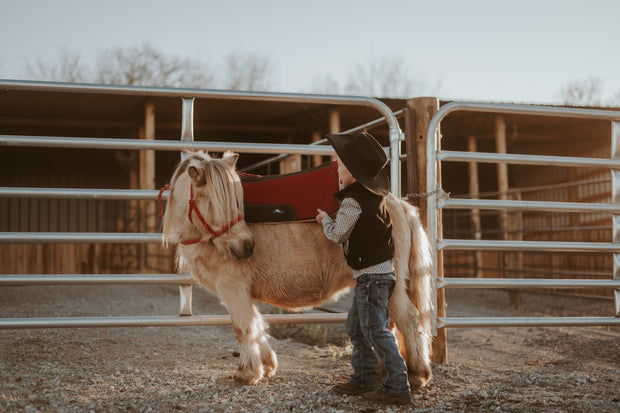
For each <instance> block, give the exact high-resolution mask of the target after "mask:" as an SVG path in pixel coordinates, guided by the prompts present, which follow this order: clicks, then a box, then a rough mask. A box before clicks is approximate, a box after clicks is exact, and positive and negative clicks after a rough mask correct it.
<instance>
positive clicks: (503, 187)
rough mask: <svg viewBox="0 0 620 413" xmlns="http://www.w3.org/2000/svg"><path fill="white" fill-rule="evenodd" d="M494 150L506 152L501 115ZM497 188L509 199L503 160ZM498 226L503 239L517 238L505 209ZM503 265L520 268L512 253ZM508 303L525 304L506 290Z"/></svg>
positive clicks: (498, 117) (517, 296) (505, 165)
mask: <svg viewBox="0 0 620 413" xmlns="http://www.w3.org/2000/svg"><path fill="white" fill-rule="evenodd" d="M495 150H496V152H497V153H507V152H508V149H507V143H506V121H505V120H504V117H503V116H497V117H496V118H495ZM497 190H498V191H499V199H501V200H508V199H510V198H511V197H510V195H509V194H508V190H509V181H508V164H506V163H505V162H502V163H498V164H497ZM499 228H500V231H501V232H502V234H503V237H502V238H503V239H504V240H510V239H515V238H519V235H518V234H517V235H515V234H516V233H515V234H513V233H511V232H510V229H511V226H510V223H509V221H508V213H507V212H506V211H500V213H499ZM504 256H505V257H506V258H505V259H504V262H503V265H504V267H508V268H512V269H514V268H521V266H520V263H519V256H518V255H515V254H513V253H510V252H509V253H505V254H504ZM508 296H509V301H510V305H511V306H512V307H513V308H515V309H518V310H522V309H523V308H524V306H525V303H524V300H523V294H522V293H521V292H519V291H514V290H509V291H508Z"/></svg>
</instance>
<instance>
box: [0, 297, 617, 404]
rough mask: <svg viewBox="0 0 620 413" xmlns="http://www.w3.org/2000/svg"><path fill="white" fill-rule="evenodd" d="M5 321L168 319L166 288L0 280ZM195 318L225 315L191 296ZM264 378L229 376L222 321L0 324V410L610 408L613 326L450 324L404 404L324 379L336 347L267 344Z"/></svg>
mask: <svg viewBox="0 0 620 413" xmlns="http://www.w3.org/2000/svg"><path fill="white" fill-rule="evenodd" d="M0 297H2V299H1V300H0V301H1V303H0V311H1V313H2V316H3V317H48V316H108V315H153V314H155V315H174V314H176V311H177V307H178V293H177V289H176V287H174V286H124V287H120V286H114V287H112V286H98V287H85V286H49V287H3V288H0ZM447 301H448V303H449V307H448V315H449V316H477V315H493V316H506V315H510V314H513V315H519V316H525V315H550V316H551V315H554V316H555V315H571V316H584V315H602V316H609V315H611V314H612V313H613V301H601V300H592V299H589V300H587V299H577V298H570V297H553V296H548V295H542V294H526V296H525V304H526V309H527V311H524V312H515V311H512V310H511V309H510V308H509V306H508V304H507V302H508V298H507V293H506V292H503V291H477V290H454V291H448V299H447ZM194 313H195V314H223V313H225V310H224V309H223V308H222V307H221V306H220V305H219V303H218V302H217V300H216V299H215V298H214V297H213V296H211V295H210V294H208V293H206V292H204V291H203V290H200V289H195V293H194ZM271 341H272V345H273V347H274V349H275V351H276V352H277V353H278V356H279V363H280V366H279V369H278V372H277V374H276V376H275V377H273V378H270V379H266V380H264V381H262V382H261V383H259V384H258V385H256V386H247V385H243V384H239V383H236V382H235V381H234V380H233V379H232V378H231V375H232V373H233V372H234V370H235V368H236V364H237V358H236V356H238V353H237V351H238V349H237V343H236V341H235V339H234V336H233V334H232V329H231V327H229V326H224V327H158V328H152V327H143V328H109V329H104V328H83V329H33V330H0V411H6V412H22V411H23V412H37V411H45V412H47V411H53V412H89V411H93V412H100V411H105V412H108V411H109V412H117V411H118V412H122V411H138V412H149V411H153V412H173V411H188V412H243V411H246V412H284V411H304V410H305V411H317V412H374V411H385V412H398V411H417V412H426V411H459V412H461V411H497V412H522V411H526V412H534V411H552V412H573V411H574V412H585V411H596V412H618V411H620V328H617V327H613V328H610V327H588V328H585V327H576V328H575V327H571V328H559V327H554V328H503V329H488V328H484V329H452V330H449V332H448V346H449V362H448V363H447V364H441V365H435V366H434V378H433V380H432V381H431V383H430V384H429V385H428V386H427V387H426V388H424V389H422V390H417V391H415V392H414V393H413V400H414V404H413V405H412V406H411V407H389V406H377V405H374V404H372V403H370V402H366V401H365V400H363V399H361V398H359V397H353V396H340V395H336V394H334V393H332V392H331V391H330V388H331V386H333V385H334V384H336V383H338V382H340V381H343V380H346V378H347V376H348V374H350V367H349V356H350V349H348V348H347V347H346V346H329V347H323V348H318V347H313V346H310V345H307V344H302V343H299V342H296V341H293V340H292V339H284V340H277V339H272V340H271Z"/></svg>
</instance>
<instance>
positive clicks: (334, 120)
mask: <svg viewBox="0 0 620 413" xmlns="http://www.w3.org/2000/svg"><path fill="white" fill-rule="evenodd" d="M340 131H341V129H340V111H339V110H338V109H332V110H330V111H329V133H340ZM336 158H337V156H336V155H334V156H332V157H331V160H332V161H335V160H336Z"/></svg>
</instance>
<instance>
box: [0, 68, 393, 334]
mask: <svg viewBox="0 0 620 413" xmlns="http://www.w3.org/2000/svg"><path fill="white" fill-rule="evenodd" d="M0 89H4V90H27V91H41V92H63V93H67V92H68V93H91V94H115V95H126V96H143V97H155V96H157V97H173V98H180V99H181V100H182V118H181V121H182V125H181V129H182V130H181V140H180V141H170V140H150V141H145V140H139V139H121V138H88V137H71V138H69V137H62V136H57V137H49V136H45V137H40V136H16V135H0V147H1V146H17V147H53V148H84V149H85V148H88V149H116V150H117V149H125V150H129V149H132V150H160V151H182V150H207V151H212V152H223V151H226V150H233V151H236V152H239V153H258V154H302V155H327V156H331V155H334V154H335V152H334V150H333V148H332V147H331V146H319V145H292V144H260V143H233V142H195V141H194V132H193V122H194V121H193V112H194V100H195V99H197V98H198V99H242V100H246V101H270V102H296V103H299V102H302V103H318V104H331V105H350V106H365V107H370V108H372V109H375V110H377V111H378V112H379V113H381V114H382V115H383V117H382V118H380V119H377V120H375V121H373V122H370V123H368V124H366V125H362V126H360V128H366V127H369V126H374V125H378V124H380V123H387V125H388V128H389V137H390V147H389V150H388V151H387V152H388V153H389V155H390V163H391V164H390V166H391V168H390V170H391V189H392V192H393V193H395V194H397V195H400V193H399V191H400V170H401V165H400V162H401V156H400V142H401V141H402V140H403V139H404V135H403V134H402V132H401V131H400V128H399V125H398V121H397V120H396V117H395V115H394V114H393V113H392V112H391V110H390V109H389V108H388V107H387V105H385V104H384V103H383V102H381V101H379V100H377V99H373V98H367V97H358V96H331V95H310V94H292V93H266V92H265V93H263V92H237V91H218V90H198V89H171V88H153V87H151V88H145V87H134V86H109V85H85V84H69V83H47V82H30V81H8V80H0ZM356 129H357V128H354V129H353V130H356ZM158 195H159V191H155V190H113V189H60V188H59V189H55V188H0V197H23V198H40V197H45V198H56V199H66V198H74V199H75V198H77V199H108V200H149V199H157V197H158ZM167 196H168V191H164V192H163V194H162V198H163V199H166V198H167ZM161 241H162V234H155V233H132V234H130V233H49V232H45V233H43V232H28V233H23V232H12V233H0V242H13V243H53V242H69V243H93V242H100V243H160V242H161ZM137 283H139V284H179V287H180V299H181V311H180V315H183V316H184V317H177V316H171V317H148V316H144V317H75V318H32V319H0V328H55V327H71V328H79V327H120V326H134V327H135V326H183V325H223V324H230V323H231V321H230V317H229V316H207V315H205V316H194V315H191V286H192V285H193V284H195V283H197V280H196V279H195V278H194V277H192V276H191V275H190V274H182V275H172V274H127V275H125V274H110V275H104V274H101V275H84V274H82V275H68V274H64V275H63V274H57V275H33V274H28V275H16V274H13V275H6V276H0V286H9V285H11V286H12V285H42V284H47V285H49V284H52V285H57V284H71V285H73V284H87V285H88V284H137ZM264 317H265V318H266V319H267V321H269V322H270V323H297V322H299V323H318V322H321V323H324V322H328V323H332V322H338V323H340V322H344V320H345V319H346V314H343V313H335V314H312V313H309V314H280V315H276V314H267V315H264Z"/></svg>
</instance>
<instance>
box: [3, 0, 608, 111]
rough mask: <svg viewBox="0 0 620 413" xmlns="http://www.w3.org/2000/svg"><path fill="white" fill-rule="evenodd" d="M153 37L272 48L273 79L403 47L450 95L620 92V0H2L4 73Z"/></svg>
mask: <svg viewBox="0 0 620 413" xmlns="http://www.w3.org/2000/svg"><path fill="white" fill-rule="evenodd" d="M144 42H149V43H150V44H151V45H152V46H153V47H154V48H155V49H157V50H161V51H162V52H164V53H166V54H172V55H178V56H181V57H200V58H204V59H207V58H212V59H218V58H221V57H222V56H224V55H226V54H227V53H230V52H241V53H243V52H253V53H259V54H261V55H266V56H271V58H272V61H273V63H274V69H275V76H274V79H273V82H272V83H273V85H274V88H275V89H277V90H279V91H288V92H300V91H310V89H311V88H312V86H313V82H314V81H315V80H316V79H317V78H318V77H324V76H326V75H331V76H332V77H334V78H335V79H336V80H338V81H340V82H342V83H344V81H345V80H346V78H347V75H348V74H349V73H350V72H351V70H352V68H353V66H354V65H355V64H359V63H363V62H366V61H368V60H369V59H371V58H381V57H382V56H387V55H392V56H393V55H398V56H401V57H402V59H403V61H404V62H406V64H407V66H408V67H411V68H412V69H413V70H414V71H415V72H416V73H418V74H420V75H421V76H423V77H424V79H426V80H427V82H428V83H429V84H436V83H439V87H438V88H437V89H438V93H437V95H439V97H440V98H442V99H458V100H482V101H503V102H527V103H557V102H559V99H560V90H561V89H562V88H563V87H564V86H566V84H567V83H568V82H570V81H572V80H575V79H585V78H588V77H597V78H599V79H601V81H602V86H603V88H604V90H603V97H604V98H607V97H611V96H612V95H614V94H615V93H618V92H620V1H618V0H588V1H585V0H584V1H576V0H518V1H503V0H441V1H432V0H426V1H418V0H409V1H406V0H375V1H368V0H311V1H295V0H254V1H249V0H246V1H241V0H221V1H209V0H204V1H198V0H193V1H192V0H174V1H172V0H171V1H161V0H139V1H132V0H105V1H101V0H99V1H91V0H0V74H2V77H18V76H19V74H20V71H22V68H23V67H24V61H25V60H26V59H29V60H31V61H35V60H36V59H37V58H41V59H44V60H46V59H47V60H49V59H53V58H54V57H56V56H57V55H58V54H59V51H60V50H61V49H62V48H65V49H66V50H69V51H71V52H80V53H82V54H83V55H84V56H85V58H88V57H89V56H90V57H92V56H94V55H96V54H97V53H98V52H100V51H101V50H103V49H106V48H111V47H119V46H120V47H125V46H127V47H129V46H136V45H139V44H141V43H144Z"/></svg>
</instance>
